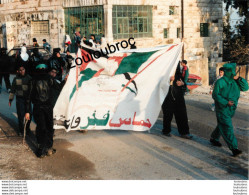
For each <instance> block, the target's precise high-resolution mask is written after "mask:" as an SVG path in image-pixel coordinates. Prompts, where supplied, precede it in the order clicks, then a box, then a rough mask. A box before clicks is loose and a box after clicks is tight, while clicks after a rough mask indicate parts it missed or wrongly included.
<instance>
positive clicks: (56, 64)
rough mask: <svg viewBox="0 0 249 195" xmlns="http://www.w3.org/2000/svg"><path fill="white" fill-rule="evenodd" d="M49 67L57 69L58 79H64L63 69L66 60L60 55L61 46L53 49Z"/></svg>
mask: <svg viewBox="0 0 249 195" xmlns="http://www.w3.org/2000/svg"><path fill="white" fill-rule="evenodd" d="M48 65H49V69H50V70H51V69H52V68H54V69H55V70H57V75H56V79H57V80H59V81H62V73H63V69H65V65H66V62H65V60H64V59H63V58H62V57H61V55H60V48H54V49H53V55H52V56H51V58H50V59H49V60H48Z"/></svg>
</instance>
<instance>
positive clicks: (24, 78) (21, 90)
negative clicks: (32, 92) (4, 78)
mask: <svg viewBox="0 0 249 195" xmlns="http://www.w3.org/2000/svg"><path fill="white" fill-rule="evenodd" d="M30 80H31V77H30V76H29V75H28V74H26V73H25V67H24V65H23V64H21V65H20V66H19V68H18V70H17V76H16V77H15V78H14V80H13V82H12V87H11V91H10V95H9V106H11V103H12V101H13V99H14V96H15V95H16V111H17V116H18V126H19V130H18V135H19V136H20V135H23V132H24V131H23V130H24V126H23V119H24V116H25V99H26V98H27V95H28V84H29V82H30ZM30 118H31V117H30ZM29 127H30V121H28V123H27V126H26V130H27V131H26V132H27V134H29V133H30V128H29Z"/></svg>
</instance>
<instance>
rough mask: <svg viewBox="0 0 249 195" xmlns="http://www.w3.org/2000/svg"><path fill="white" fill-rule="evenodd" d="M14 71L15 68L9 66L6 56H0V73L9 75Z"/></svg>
mask: <svg viewBox="0 0 249 195" xmlns="http://www.w3.org/2000/svg"><path fill="white" fill-rule="evenodd" d="M13 70H15V67H10V66H9V58H8V55H7V54H0V73H1V74H9V73H12V72H13Z"/></svg>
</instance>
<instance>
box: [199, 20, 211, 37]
mask: <svg viewBox="0 0 249 195" xmlns="http://www.w3.org/2000/svg"><path fill="white" fill-rule="evenodd" d="M200 36H201V37H208V36H209V29H208V23H201V24H200Z"/></svg>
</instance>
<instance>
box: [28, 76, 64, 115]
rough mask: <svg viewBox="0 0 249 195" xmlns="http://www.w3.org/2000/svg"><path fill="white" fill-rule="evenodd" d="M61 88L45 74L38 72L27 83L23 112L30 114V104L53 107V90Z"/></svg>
mask: <svg viewBox="0 0 249 195" xmlns="http://www.w3.org/2000/svg"><path fill="white" fill-rule="evenodd" d="M55 89H58V90H60V89H61V87H60V86H59V85H57V83H56V82H54V80H53V79H52V78H51V77H50V75H48V73H46V72H39V74H37V75H36V76H35V77H34V78H33V79H32V80H31V81H30V82H29V95H28V97H27V99H26V105H25V111H26V113H27V112H30V111H31V108H30V102H32V103H33V104H34V106H51V107H52V106H53V101H54V99H53V92H52V91H53V90H55Z"/></svg>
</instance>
